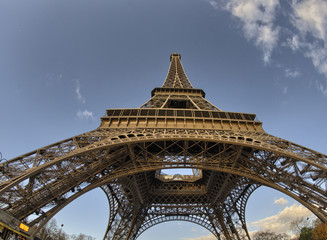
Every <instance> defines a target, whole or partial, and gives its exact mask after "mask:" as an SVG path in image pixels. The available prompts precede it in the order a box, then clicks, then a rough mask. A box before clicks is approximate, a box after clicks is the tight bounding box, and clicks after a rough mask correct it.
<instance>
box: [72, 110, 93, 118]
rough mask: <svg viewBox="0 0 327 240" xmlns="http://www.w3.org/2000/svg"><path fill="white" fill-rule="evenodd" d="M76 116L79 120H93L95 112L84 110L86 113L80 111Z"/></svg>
mask: <svg viewBox="0 0 327 240" xmlns="http://www.w3.org/2000/svg"><path fill="white" fill-rule="evenodd" d="M76 116H77V117H78V118H79V119H86V120H93V119H94V115H93V112H89V111H87V110H84V111H81V110H79V111H78V112H77V113H76Z"/></svg>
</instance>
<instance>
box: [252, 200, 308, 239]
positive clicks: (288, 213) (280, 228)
mask: <svg viewBox="0 0 327 240" xmlns="http://www.w3.org/2000/svg"><path fill="white" fill-rule="evenodd" d="M310 215H312V213H311V212H310V211H309V210H308V209H306V208H305V207H303V206H302V205H297V204H293V205H292V206H290V207H285V208H284V209H283V210H282V211H280V212H279V213H277V214H276V215H274V216H271V217H267V218H264V219H261V220H259V221H255V222H252V223H250V224H249V226H252V227H253V226H255V227H259V228H260V230H262V231H268V230H269V231H271V232H275V233H284V232H288V231H289V230H290V229H289V228H290V225H289V224H290V223H291V222H292V221H293V220H296V219H298V218H303V217H308V216H310Z"/></svg>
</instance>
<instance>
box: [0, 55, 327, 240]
mask: <svg viewBox="0 0 327 240" xmlns="http://www.w3.org/2000/svg"><path fill="white" fill-rule="evenodd" d="M169 168H188V169H192V172H193V174H188V175H187V174H185V175H183V174H175V175H173V174H171V175H169V174H165V173H164V170H165V169H169ZM326 170H327V156H326V155H324V154H321V153H319V152H316V151H313V150H311V149H308V148H305V147H303V146H300V145H297V144H295V143H292V142H289V141H287V140H284V139H281V138H278V137H275V136H272V135H270V134H268V133H266V132H265V131H264V130H263V128H262V123H261V122H259V121H257V120H256V118H255V115H254V114H248V113H235V112H225V111H222V110H220V109H219V108H217V107H216V106H214V105H213V104H211V103H210V102H208V101H207V100H206V99H205V93H204V91H203V90H201V89H196V88H194V87H193V86H192V84H191V83H190V82H189V80H188V78H187V77H186V75H185V73H184V70H183V67H182V64H181V58H180V55H179V54H172V55H171V59H170V67H169V71H168V75H167V77H166V80H165V82H164V84H163V85H162V87H159V88H155V89H154V90H153V91H152V97H151V99H150V100H149V101H147V102H146V103H145V104H144V105H142V106H141V107H140V108H137V109H108V110H107V111H106V115H105V116H104V117H102V118H101V124H100V126H99V128H97V129H96V130H94V131H90V132H87V133H84V134H81V135H78V136H75V137H72V138H69V139H66V140H63V141H61V142H57V143H54V144H52V145H49V146H46V147H43V148H40V149H37V150H35V151H33V152H30V153H27V154H24V155H21V156H19V157H17V158H14V159H11V160H8V161H6V162H4V163H2V164H1V165H0V171H1V175H0V177H1V184H0V207H1V209H2V210H4V211H6V212H7V213H9V214H10V215H12V216H14V217H15V218H17V219H19V220H21V221H24V220H26V219H27V218H28V217H29V218H28V219H31V220H30V222H28V224H29V225H30V226H32V230H33V231H32V233H33V235H35V234H36V233H37V232H38V230H39V229H40V228H41V227H42V226H43V225H44V224H45V223H46V222H47V221H48V220H49V219H51V218H52V217H53V216H54V215H55V214H56V213H57V212H59V211H60V210H61V209H62V208H63V207H65V206H66V205H67V204H69V203H70V202H72V201H73V200H74V199H76V198H78V197H80V196H81V195H83V194H85V193H87V192H88V191H90V190H92V189H94V188H98V187H100V188H102V190H103V191H104V192H105V193H106V195H107V197H108V203H109V206H110V214H109V220H108V227H107V230H106V233H105V236H104V239H117V240H118V239H137V237H138V236H140V234H141V233H142V232H144V231H145V230H147V229H148V228H150V227H152V226H154V225H156V224H159V223H162V222H166V221H173V220H183V221H190V222H193V223H196V224H199V225H201V226H203V227H205V228H206V229H208V230H209V231H210V232H211V233H212V234H214V235H215V236H216V237H217V239H250V236H249V234H248V231H247V227H246V221H245V206H246V203H247V200H248V198H249V196H250V195H251V193H252V192H253V191H254V190H255V189H256V188H258V187H259V186H268V187H271V188H274V189H276V190H278V191H280V192H283V193H285V194H287V195H288V196H290V197H292V198H293V199H295V200H297V201H298V202H299V203H301V204H303V205H304V206H305V207H307V208H308V209H309V210H311V211H312V212H313V213H314V214H315V215H316V216H317V217H318V218H320V219H321V220H322V221H323V222H327V211H326V207H327V183H326V179H327V171H326Z"/></svg>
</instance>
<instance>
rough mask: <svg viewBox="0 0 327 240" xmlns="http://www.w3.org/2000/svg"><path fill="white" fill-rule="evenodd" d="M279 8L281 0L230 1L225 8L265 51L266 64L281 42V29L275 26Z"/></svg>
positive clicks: (250, 37) (249, 38)
mask: <svg viewBox="0 0 327 240" xmlns="http://www.w3.org/2000/svg"><path fill="white" fill-rule="evenodd" d="M211 5H213V4H212V3H211ZM278 7H279V0H230V1H227V2H225V6H224V9H225V10H227V11H229V12H230V13H231V14H232V15H233V16H234V17H236V18H238V19H239V20H240V21H241V23H242V28H243V32H244V35H245V37H246V38H247V39H248V40H251V41H252V40H253V41H254V44H255V45H256V46H257V47H258V48H260V49H261V50H262V51H263V60H264V62H265V63H269V62H270V58H271V54H272V51H273V50H274V48H275V47H276V46H277V42H278V40H279V31H280V28H279V27H278V26H275V25H274V21H275V17H276V10H277V9H278Z"/></svg>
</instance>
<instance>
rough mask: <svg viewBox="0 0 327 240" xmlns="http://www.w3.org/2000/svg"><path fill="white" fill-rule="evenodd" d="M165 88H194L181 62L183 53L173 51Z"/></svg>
mask: <svg viewBox="0 0 327 240" xmlns="http://www.w3.org/2000/svg"><path fill="white" fill-rule="evenodd" d="M162 87H163V88H193V86H192V84H191V83H190V81H189V80H188V78H187V76H186V74H185V72H184V68H183V66H182V63H181V55H180V54H179V53H173V54H171V55H170V66H169V70H168V74H167V77H166V80H165V82H164V84H163V85H162Z"/></svg>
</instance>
